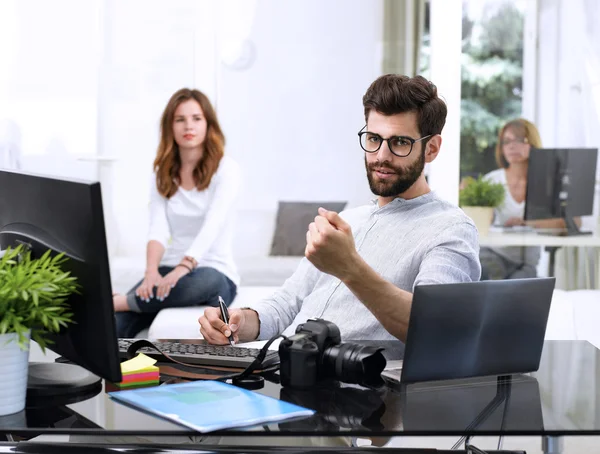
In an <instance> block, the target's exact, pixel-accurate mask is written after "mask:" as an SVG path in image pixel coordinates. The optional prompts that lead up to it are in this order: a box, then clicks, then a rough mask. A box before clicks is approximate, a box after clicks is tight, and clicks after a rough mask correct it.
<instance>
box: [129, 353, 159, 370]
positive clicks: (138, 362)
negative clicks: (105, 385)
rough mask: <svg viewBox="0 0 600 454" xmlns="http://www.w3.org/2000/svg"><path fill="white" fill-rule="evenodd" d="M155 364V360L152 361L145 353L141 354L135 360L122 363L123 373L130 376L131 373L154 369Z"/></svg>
mask: <svg viewBox="0 0 600 454" xmlns="http://www.w3.org/2000/svg"><path fill="white" fill-rule="evenodd" d="M155 362H156V360H155V359H152V358H150V357H148V356H146V355H144V354H143V353H139V354H138V355H137V356H136V357H135V358H132V359H130V360H128V361H125V362H123V363H121V373H122V374H129V373H131V372H136V371H140V370H143V369H148V368H152V366H153V365H154V363H155Z"/></svg>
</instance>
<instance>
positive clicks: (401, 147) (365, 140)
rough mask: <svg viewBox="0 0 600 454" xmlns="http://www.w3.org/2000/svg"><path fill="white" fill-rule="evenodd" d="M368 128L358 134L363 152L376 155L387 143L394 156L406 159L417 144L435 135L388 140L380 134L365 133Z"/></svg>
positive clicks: (399, 137)
mask: <svg viewBox="0 0 600 454" xmlns="http://www.w3.org/2000/svg"><path fill="white" fill-rule="evenodd" d="M366 127H367V126H366V125H365V126H364V127H363V128H362V129H361V130H360V131H359V132H358V140H359V142H360V146H361V148H362V149H363V150H365V151H366V152H367V153H375V152H377V151H379V149H380V148H381V144H382V143H383V142H387V144H388V148H389V149H390V151H391V152H392V154H394V155H396V156H398V157H400V158H405V157H406V156H408V155H409V154H410V153H411V152H412V149H413V145H414V144H415V142H420V141H421V140H423V139H427V138H428V137H431V136H433V135H434V134H429V135H427V136H425V137H420V138H418V139H413V138H412V137H408V136H394V137H390V138H388V139H384V138H383V137H381V136H380V135H379V134H375V133H373V132H369V131H363V129H365V128H366Z"/></svg>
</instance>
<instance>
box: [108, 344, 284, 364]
mask: <svg viewBox="0 0 600 454" xmlns="http://www.w3.org/2000/svg"><path fill="white" fill-rule="evenodd" d="M138 340H140V339H119V356H120V357H121V358H126V357H127V349H128V348H129V346H130V345H131V344H132V343H134V342H135V341H138ZM152 343H153V344H154V345H156V346H157V347H158V348H160V349H161V350H162V351H163V352H165V353H166V354H167V355H169V356H170V357H171V358H173V359H175V360H177V361H181V362H182V363H188V364H199V365H204V366H223V367H236V368H244V369H245V368H246V367H248V366H249V365H250V364H251V363H252V362H253V361H254V359H255V358H256V357H257V356H258V354H259V353H260V349H258V348H244V347H232V346H230V345H209V344H205V343H198V344H196V343H194V344H185V343H181V342H169V341H161V342H158V341H153V342H152ZM138 353H143V354H145V355H146V356H149V357H151V358H154V359H157V360H159V361H160V360H161V359H163V360H164V358H163V357H162V355H161V354H160V353H158V352H157V351H156V350H154V349H153V348H150V347H142V348H140V349H139V350H138ZM277 363H279V354H278V353H277V352H276V351H272V350H269V351H268V352H267V355H266V356H265V359H264V360H263V362H262V366H261V367H263V368H265V367H269V366H272V365H273V364H277Z"/></svg>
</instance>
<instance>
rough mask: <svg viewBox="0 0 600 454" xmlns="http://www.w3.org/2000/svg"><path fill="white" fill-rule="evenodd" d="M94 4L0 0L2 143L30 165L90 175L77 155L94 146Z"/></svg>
mask: <svg viewBox="0 0 600 454" xmlns="http://www.w3.org/2000/svg"><path fill="white" fill-rule="evenodd" d="M99 5H100V2H99V0H93V1H87V2H80V1H77V0H56V1H53V2H45V1H42V0H24V1H21V0H20V1H16V0H3V1H2V2H0V62H1V70H0V123H1V124H2V127H0V148H1V146H2V143H6V142H11V143H12V145H11V146H12V147H16V148H17V149H18V150H19V152H20V153H21V154H22V159H21V161H22V164H23V168H24V169H26V170H28V171H33V172H43V173H49V174H55V175H63V176H70V177H73V176H79V177H83V178H94V177H95V176H96V169H95V166H94V165H93V164H90V163H86V162H82V161H78V160H77V158H78V157H80V156H89V155H94V154H95V153H96V93H97V56H98V51H99V28H98V23H97V18H98V11H99ZM65 11H68V12H69V14H68V15H66V14H65ZM72 17H76V18H77V20H72V19H71V18H72ZM15 142H16V143H15Z"/></svg>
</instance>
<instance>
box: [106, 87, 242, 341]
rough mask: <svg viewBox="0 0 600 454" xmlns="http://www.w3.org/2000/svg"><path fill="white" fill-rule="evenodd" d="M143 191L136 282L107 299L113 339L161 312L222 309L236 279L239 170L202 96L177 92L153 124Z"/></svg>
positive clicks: (146, 323)
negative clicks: (146, 197)
mask: <svg viewBox="0 0 600 454" xmlns="http://www.w3.org/2000/svg"><path fill="white" fill-rule="evenodd" d="M160 133H161V138H160V144H159V146H158V152H157V154H156V158H155V160H154V174H153V178H152V183H151V191H150V232H149V236H148V245H147V250H146V271H145V274H144V278H143V279H142V280H141V281H140V282H139V283H137V284H136V285H135V286H134V287H133V288H132V289H131V290H130V291H129V292H128V293H127V294H126V295H118V294H117V295H114V297H113V303H114V308H115V312H116V319H117V335H118V336H119V337H135V336H136V335H137V334H138V333H139V332H140V331H142V330H143V329H145V328H147V327H149V326H150V324H151V323H152V321H153V320H154V317H155V316H156V314H157V313H158V311H160V310H161V309H163V308H168V307H185V306H195V305H211V306H218V297H219V296H221V297H222V298H223V300H224V301H225V303H226V304H227V305H229V304H230V303H231V302H232V301H233V299H234V298H235V295H236V291H237V285H238V281H239V277H238V274H237V270H236V267H235V264H234V262H233V256H232V237H233V235H232V227H233V220H232V217H233V215H234V209H233V205H234V201H235V199H236V197H237V193H238V188H239V185H240V170H239V167H238V165H237V164H236V163H235V161H233V160H232V159H231V158H229V157H225V156H224V155H223V149H224V144H225V137H224V135H223V133H222V132H221V127H220V126H219V122H218V120H217V117H216V114H215V111H214V109H213V107H212V105H211V103H210V101H209V100H208V98H207V97H206V96H205V95H204V94H203V93H201V92H200V91H198V90H190V89H186V88H184V89H181V90H179V91H177V92H176V93H175V94H173V96H172V97H171V99H170V100H169V102H168V104H167V106H166V108H165V110H164V112H163V114H162V119H161V123H160Z"/></svg>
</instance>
